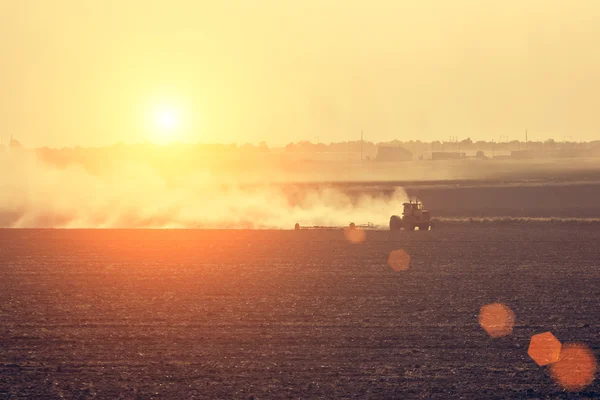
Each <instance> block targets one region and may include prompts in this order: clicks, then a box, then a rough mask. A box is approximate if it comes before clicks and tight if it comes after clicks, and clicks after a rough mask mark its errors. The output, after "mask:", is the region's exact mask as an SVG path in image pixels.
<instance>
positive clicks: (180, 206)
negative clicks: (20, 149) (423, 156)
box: [0, 153, 407, 229]
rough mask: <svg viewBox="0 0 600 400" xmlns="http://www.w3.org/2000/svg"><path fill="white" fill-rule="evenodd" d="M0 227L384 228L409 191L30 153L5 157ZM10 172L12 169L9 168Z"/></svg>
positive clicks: (1, 161)
mask: <svg viewBox="0 0 600 400" xmlns="http://www.w3.org/2000/svg"><path fill="white" fill-rule="evenodd" d="M0 168H1V169H2V171H4V172H3V173H2V175H1V177H0V190H1V193H2V196H1V198H0V226H1V227H19V228H25V227H27V228H35V227H54V228H284V229H291V228H293V226H294V224H295V223H296V222H298V223H300V224H301V225H303V226H310V225H343V226H346V225H347V224H348V223H349V222H355V223H357V224H362V223H368V222H371V223H374V224H381V225H383V226H386V225H387V223H388V221H389V217H390V215H392V214H397V213H398V212H400V207H401V203H402V202H403V201H404V200H406V199H407V195H406V193H405V192H404V190H402V189H401V188H399V189H397V190H396V191H395V193H394V194H393V195H392V196H386V197H383V196H382V197H377V196H372V195H364V196H360V195H359V196H352V197H351V196H349V195H346V194H344V193H342V192H341V191H340V190H336V189H333V188H323V189H305V190H302V191H301V192H293V191H291V190H290V189H289V188H287V189H286V188H284V187H282V186H269V185H264V186H260V187H259V186H244V185H242V184H241V183H240V182H236V181H235V179H232V180H230V181H228V182H222V181H217V180H216V179H215V178H214V177H212V176H211V175H210V174H209V173H207V172H205V171H204V172H194V173H189V171H188V173H182V174H181V175H180V176H178V177H177V179H175V180H173V179H170V180H167V179H164V178H163V177H161V176H160V174H158V173H157V172H156V171H155V170H153V169H152V168H151V167H149V166H147V165H145V164H135V163H131V164H127V165H124V166H122V167H119V168H118V173H116V174H111V175H94V174H92V173H90V172H88V171H86V170H84V169H83V168H82V167H79V166H76V165H72V166H69V167H66V168H62V169H59V168H56V167H53V166H49V165H47V164H44V163H43V162H41V161H40V160H38V159H37V158H36V157H35V155H33V154H29V153H4V154H1V155H0ZM8 171H10V173H8Z"/></svg>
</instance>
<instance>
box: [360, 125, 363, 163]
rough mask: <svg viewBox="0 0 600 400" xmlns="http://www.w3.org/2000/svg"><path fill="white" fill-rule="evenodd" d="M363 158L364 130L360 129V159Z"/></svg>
mask: <svg viewBox="0 0 600 400" xmlns="http://www.w3.org/2000/svg"><path fill="white" fill-rule="evenodd" d="M362 160H363V131H362V130H361V131H360V161H362Z"/></svg>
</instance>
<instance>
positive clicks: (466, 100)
mask: <svg viewBox="0 0 600 400" xmlns="http://www.w3.org/2000/svg"><path fill="white" fill-rule="evenodd" d="M599 21H600V2H599V1H598V0H575V1H566V0H505V1H483V0H452V1H448V0H419V1H414V0H411V1H402V0H370V1H359V0H302V1H299V0H294V1H288V0H272V1H269V0H237V1H233V0H221V1H208V0H169V1H151V0H102V1H100V0H94V1H92V0H55V1H49V0H0V54H1V63H0V71H1V74H0V93H1V97H0V136H2V137H3V140H4V141H6V137H7V136H9V135H10V134H11V133H12V134H14V135H15V137H17V138H18V139H19V140H21V141H22V142H24V143H25V144H26V145H28V146H43V145H49V146H63V145H82V146H88V145H104V144H112V143H114V142H118V141H123V142H137V141H144V140H153V139H155V138H156V132H155V131H156V130H157V128H156V127H155V126H154V119H155V117H156V115H155V114H156V113H157V112H164V110H169V111H168V112H172V113H173V114H174V115H175V117H174V118H176V119H177V120H180V126H179V127H178V128H177V129H175V130H174V131H173V132H174V136H173V137H174V138H177V139H180V140H185V141H193V142H196V141H202V142H234V141H235V142H253V143H257V142H259V141H262V140H265V141H267V142H268V143H269V144H273V145H278V144H283V143H287V142H289V141H297V140H301V139H309V140H313V141H314V140H315V139H316V138H317V137H318V138H319V139H320V140H321V141H324V142H329V141H341V140H347V139H349V138H352V139H355V138H358V137H359V135H360V130H361V129H364V130H365V137H366V138H367V139H369V140H376V141H379V140H391V139H394V138H398V139H401V140H408V139H421V140H431V139H444V138H448V136H450V135H454V136H458V137H459V138H464V137H467V136H470V137H471V138H473V139H491V138H492V137H495V138H496V140H498V138H499V136H500V135H507V136H509V138H511V139H516V138H519V139H521V138H522V137H523V136H524V135H523V132H524V130H525V128H528V129H529V132H530V139H531V138H534V139H535V138H546V137H554V138H556V139H559V140H562V139H563V137H564V136H567V138H568V137H569V136H571V137H572V138H573V140H592V139H599V138H600V134H599V133H600V23H599ZM161 110H163V111H161Z"/></svg>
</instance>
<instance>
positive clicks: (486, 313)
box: [479, 303, 515, 338]
mask: <svg viewBox="0 0 600 400" xmlns="http://www.w3.org/2000/svg"><path fill="white" fill-rule="evenodd" d="M479 325H481V327H482V328H483V329H484V330H485V331H486V332H487V334H488V335H490V336H491V337H493V338H499V337H502V336H507V335H510V334H511V333H512V331H513V327H514V325H515V313H513V312H512V310H511V309H510V308H508V307H507V306H506V305H504V304H501V303H493V304H486V305H485V306H483V307H481V310H480V312H479Z"/></svg>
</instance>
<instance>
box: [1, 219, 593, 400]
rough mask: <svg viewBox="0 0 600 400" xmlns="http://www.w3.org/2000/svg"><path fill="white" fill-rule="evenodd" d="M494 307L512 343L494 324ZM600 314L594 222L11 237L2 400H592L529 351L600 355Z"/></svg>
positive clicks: (6, 259) (4, 244)
mask: <svg viewBox="0 0 600 400" xmlns="http://www.w3.org/2000/svg"><path fill="white" fill-rule="evenodd" d="M399 249H404V250H405V251H406V252H407V253H408V254H409V256H410V265H409V268H408V269H407V270H405V271H398V272H396V271H394V270H393V269H391V268H390V267H389V266H388V265H387V260H388V255H389V254H390V252H391V251H393V250H399ZM493 302H501V303H504V304H506V305H507V306H509V307H510V308H511V309H512V310H513V311H514V313H515V315H516V325H515V328H514V331H513V334H512V335H510V336H507V337H504V338H499V339H492V338H490V337H489V336H487V334H486V333H485V331H484V330H483V329H481V327H480V326H479V325H478V313H479V310H480V308H481V306H483V305H485V304H489V303H493ZM599 310H600V229H599V228H598V227H593V226H579V225H576V224H544V223H540V224H526V223H523V224H517V225H514V226H512V225H511V226H493V225H491V226H470V225H465V226H452V227H448V228H443V229H441V228H440V229H438V230H434V231H430V232H398V233H396V232H394V233H392V232H389V231H369V232H367V235H366V241H365V242H364V243H358V244H355V243H349V242H347V241H346V239H345V237H344V234H343V232H341V231H337V230H332V231H297V232H295V231H142V230H140V231H63V230H3V231H0V399H8V398H48V399H55V398H56V399H58V398H67V399H70V398H93V397H97V398H119V397H121V398H143V399H146V398H176V399H184V398H207V399H208V398H211V399H216V398H219V399H244V398H248V397H249V396H251V395H253V396H255V398H256V399H270V398H276V399H284V398H290V399H298V398H303V399H309V398H326V399H332V398H357V399H368V398H370V399H410V398H427V399H429V398H433V399H436V398H439V399H453V398H464V399H494V398H523V397H532V398H540V397H541V398H546V397H548V398H581V397H593V396H595V395H596V396H597V395H598V393H600V385H599V384H598V381H597V380H595V381H594V382H593V383H592V385H590V386H589V387H587V388H586V389H585V390H584V391H583V392H580V393H567V392H564V391H563V390H562V389H561V388H560V387H559V386H558V385H556V384H555V383H554V382H553V381H552V379H551V377H550V375H549V372H548V369H547V368H545V367H538V366H537V365H536V364H535V363H534V362H533V361H532V360H531V359H530V358H529V357H528V355H527V347H528V343H529V339H530V337H531V335H533V334H536V333H541V332H545V331H551V332H552V333H553V334H554V335H555V336H556V337H557V338H558V339H559V340H561V341H562V342H563V343H565V342H570V341H576V342H582V343H585V344H586V345H588V346H589V347H590V348H591V349H592V351H593V352H594V354H595V355H596V357H598V354H599V350H600V321H599V320H598V316H600V311H599Z"/></svg>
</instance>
